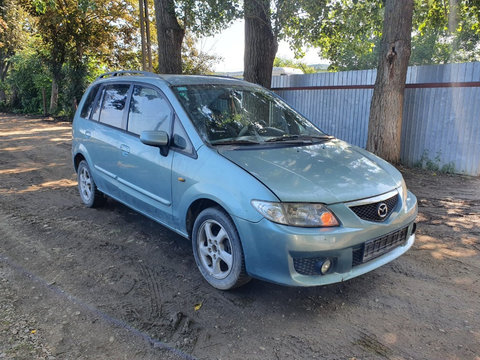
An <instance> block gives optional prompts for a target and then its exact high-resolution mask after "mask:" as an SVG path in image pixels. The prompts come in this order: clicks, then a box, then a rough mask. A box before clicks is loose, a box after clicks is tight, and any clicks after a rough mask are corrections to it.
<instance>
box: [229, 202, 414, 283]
mask: <svg viewBox="0 0 480 360" xmlns="http://www.w3.org/2000/svg"><path fill="white" fill-rule="evenodd" d="M330 209H332V210H333V211H334V212H335V214H336V215H337V216H338V217H339V218H340V219H341V220H342V226H339V227H335V228H299V227H292V226H285V225H280V224H275V223H272V222H271V221H269V220H266V219H262V220H261V221H259V222H257V223H253V222H249V221H247V220H243V219H239V218H236V219H235V223H236V225H237V229H238V232H239V235H240V238H241V239H242V245H243V251H244V255H245V265H246V270H247V272H248V273H249V275H251V276H252V277H255V278H259V279H263V280H267V281H271V282H275V283H278V284H283V285H290V286H317V285H326V284H331V283H336V282H341V281H344V280H348V279H351V278H354V277H356V276H359V275H362V274H364V273H366V272H369V271H371V270H374V269H376V268H378V267H380V266H382V265H384V264H386V263H388V262H390V261H392V260H394V259H396V258H397V257H399V256H400V255H402V254H403V253H405V252H406V251H407V250H408V249H410V247H412V245H413V243H414V241H415V234H414V233H413V227H414V221H415V218H416V215H417V200H416V198H415V196H414V195H413V194H411V193H408V196H407V199H402V206H401V208H400V209H399V210H397V211H395V212H394V213H392V214H391V216H390V217H389V218H388V219H387V220H386V221H385V222H384V223H372V222H369V221H364V220H361V219H359V218H358V217H356V216H355V214H354V213H353V212H352V211H351V210H350V209H349V208H348V207H347V206H346V205H345V204H336V205H333V206H330ZM402 229H405V234H404V238H405V241H404V242H402V243H401V244H400V245H398V246H396V247H395V246H394V247H392V248H391V249H389V251H388V252H386V253H384V254H382V255H380V256H378V257H375V258H374V259H371V260H369V261H366V262H363V263H361V262H360V263H358V261H355V259H354V257H355V251H356V250H358V249H359V247H362V246H363V244H365V242H367V241H369V240H372V239H377V238H380V237H383V236H385V235H386V234H390V233H394V232H397V231H400V230H402ZM315 258H329V259H331V260H333V266H332V269H331V271H329V272H328V273H327V274H325V275H321V274H308V275H305V274H302V273H300V272H301V271H300V272H298V271H297V269H298V266H297V267H296V266H295V264H294V259H315ZM357 260H358V259H357Z"/></svg>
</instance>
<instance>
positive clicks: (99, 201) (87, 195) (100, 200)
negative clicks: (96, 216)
mask: <svg viewBox="0 0 480 360" xmlns="http://www.w3.org/2000/svg"><path fill="white" fill-rule="evenodd" d="M77 179H78V191H79V192H80V198H81V199H82V201H83V203H84V204H85V205H87V206H88V207H100V206H102V205H103V204H105V201H106V198H105V195H103V193H102V192H101V191H100V190H98V189H97V185H95V181H93V178H92V173H91V172H90V168H89V167H88V164H87V162H86V161H85V160H82V161H80V164H78V170H77Z"/></svg>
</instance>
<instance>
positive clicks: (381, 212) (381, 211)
mask: <svg viewBox="0 0 480 360" xmlns="http://www.w3.org/2000/svg"><path fill="white" fill-rule="evenodd" d="M377 214H378V216H379V217H380V218H381V219H384V218H385V216H387V214H388V206H387V204H385V203H383V202H382V203H380V204H378V207H377Z"/></svg>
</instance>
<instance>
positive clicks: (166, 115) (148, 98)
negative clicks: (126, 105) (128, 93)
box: [127, 85, 172, 135]
mask: <svg viewBox="0 0 480 360" xmlns="http://www.w3.org/2000/svg"><path fill="white" fill-rule="evenodd" d="M171 119H172V109H171V108H170V106H169V104H168V102H167V100H166V99H165V98H164V97H163V95H162V94H161V93H159V92H158V91H157V90H155V89H152V88H149V87H143V86H138V85H137V86H135V87H134V89H133V94H132V100H131V103H130V111H129V114H128V129H127V130H128V131H129V132H132V133H134V134H137V135H140V133H141V132H142V131H145V130H159V131H160V130H163V131H166V132H167V133H168V134H170V126H171Z"/></svg>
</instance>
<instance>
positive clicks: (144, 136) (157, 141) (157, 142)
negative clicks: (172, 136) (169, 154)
mask: <svg viewBox="0 0 480 360" xmlns="http://www.w3.org/2000/svg"><path fill="white" fill-rule="evenodd" d="M140 141H141V142H142V143H144V144H145V145H150V146H157V147H161V146H167V145H168V134H167V133H166V132H165V131H151V130H150V131H142V132H141V134H140Z"/></svg>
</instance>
